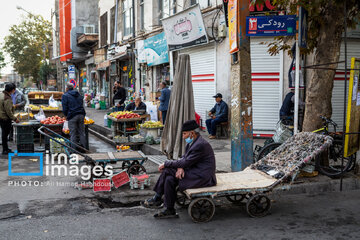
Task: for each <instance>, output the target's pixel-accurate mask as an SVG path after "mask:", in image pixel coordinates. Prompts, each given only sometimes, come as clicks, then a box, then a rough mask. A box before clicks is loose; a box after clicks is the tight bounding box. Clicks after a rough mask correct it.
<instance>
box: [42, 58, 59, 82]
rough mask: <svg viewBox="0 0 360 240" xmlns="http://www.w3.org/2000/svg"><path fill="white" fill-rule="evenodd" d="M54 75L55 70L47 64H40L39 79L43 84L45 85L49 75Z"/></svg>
mask: <svg viewBox="0 0 360 240" xmlns="http://www.w3.org/2000/svg"><path fill="white" fill-rule="evenodd" d="M55 74H56V68H54V67H53V66H52V65H50V64H48V63H42V64H41V66H40V70H39V79H40V80H42V81H43V83H44V84H46V83H47V80H48V79H49V77H50V76H51V75H53V76H54V75H55Z"/></svg>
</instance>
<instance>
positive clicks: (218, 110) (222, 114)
mask: <svg viewBox="0 0 360 240" xmlns="http://www.w3.org/2000/svg"><path fill="white" fill-rule="evenodd" d="M210 112H211V113H215V117H216V118H217V119H220V120H222V121H227V120H228V112H229V108H228V105H227V104H226V102H224V101H223V100H221V102H219V103H215V106H214V107H213V108H212V109H211V110H210Z"/></svg>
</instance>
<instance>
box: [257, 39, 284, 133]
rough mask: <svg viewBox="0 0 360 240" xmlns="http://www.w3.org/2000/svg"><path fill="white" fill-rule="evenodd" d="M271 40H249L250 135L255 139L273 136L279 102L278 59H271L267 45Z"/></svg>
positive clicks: (279, 59)
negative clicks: (251, 124) (251, 119)
mask: <svg viewBox="0 0 360 240" xmlns="http://www.w3.org/2000/svg"><path fill="white" fill-rule="evenodd" d="M271 40H272V38H262V37H260V38H259V37H252V38H251V79H252V97H253V123H254V127H253V129H254V130H253V131H254V135H255V136H267V134H273V133H274V130H275V126H276V123H277V122H278V120H279V109H280V107H281V101H282V74H281V73H282V69H281V68H282V63H281V55H280V54H278V55H275V56H271V55H270V54H269V53H268V52H267V50H268V47H267V44H261V42H266V41H271Z"/></svg>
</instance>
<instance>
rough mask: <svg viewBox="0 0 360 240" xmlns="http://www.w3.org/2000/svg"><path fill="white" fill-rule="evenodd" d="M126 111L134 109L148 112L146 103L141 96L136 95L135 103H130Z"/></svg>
mask: <svg viewBox="0 0 360 240" xmlns="http://www.w3.org/2000/svg"><path fill="white" fill-rule="evenodd" d="M125 110H126V111H134V110H145V112H146V104H145V103H143V102H142V101H141V97H136V98H135V101H134V102H133V103H129V104H128V105H127V106H126V109H125Z"/></svg>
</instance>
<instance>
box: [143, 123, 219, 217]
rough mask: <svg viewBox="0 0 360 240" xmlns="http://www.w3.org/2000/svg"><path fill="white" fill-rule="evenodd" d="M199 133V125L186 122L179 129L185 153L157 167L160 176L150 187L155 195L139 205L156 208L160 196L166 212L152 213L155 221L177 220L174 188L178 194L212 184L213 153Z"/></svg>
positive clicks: (214, 177)
mask: <svg viewBox="0 0 360 240" xmlns="http://www.w3.org/2000/svg"><path fill="white" fill-rule="evenodd" d="M199 132H200V130H199V125H197V123H196V121H195V120H189V121H186V122H185V123H184V124H183V126H182V137H183V139H185V141H186V143H187V144H186V148H185V154H184V155H183V156H182V157H181V159H179V160H176V161H166V162H165V163H164V164H161V165H160V166H159V171H160V172H161V175H160V177H159V179H158V181H157V183H156V185H155V187H154V191H155V193H156V194H155V196H154V197H152V198H150V199H148V200H145V201H143V202H142V203H141V204H142V205H143V206H144V207H149V208H152V207H159V206H161V205H162V203H163V200H162V196H164V206H165V207H166V209H165V210H164V211H162V212H159V213H158V214H155V215H154V217H155V218H173V217H178V215H177V213H176V211H175V208H174V205H175V200H176V197H177V194H176V187H177V186H179V191H184V190H186V189H191V188H200V187H211V186H214V185H216V176H215V170H216V163H215V155H214V151H213V149H212V147H211V145H210V144H209V143H208V142H207V141H206V140H205V139H204V138H202V137H201V136H200V133H199Z"/></svg>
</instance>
